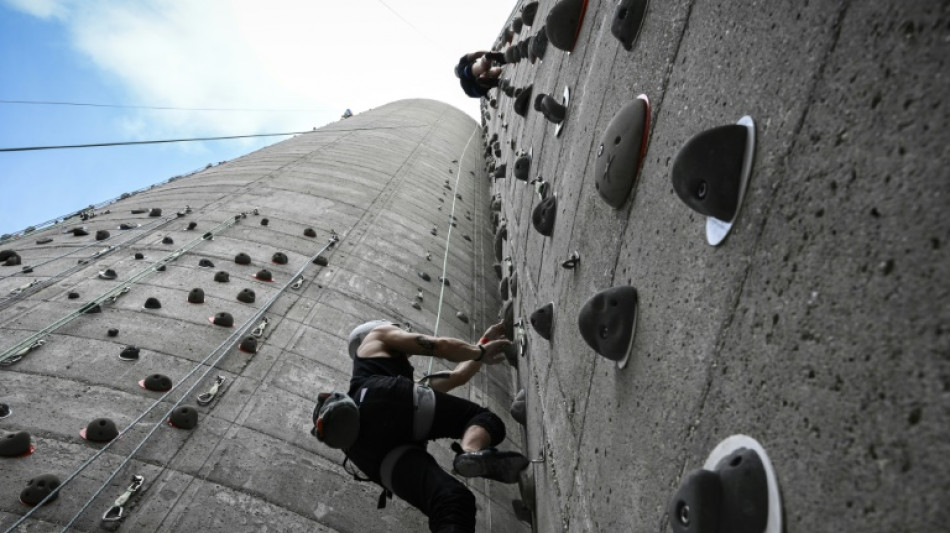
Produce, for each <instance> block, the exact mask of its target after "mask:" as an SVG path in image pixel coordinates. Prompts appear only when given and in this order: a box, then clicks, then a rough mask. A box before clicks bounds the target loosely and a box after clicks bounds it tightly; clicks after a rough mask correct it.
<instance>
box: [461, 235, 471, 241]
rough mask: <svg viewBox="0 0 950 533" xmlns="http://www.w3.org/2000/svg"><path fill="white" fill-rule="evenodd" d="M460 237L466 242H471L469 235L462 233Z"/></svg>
mask: <svg viewBox="0 0 950 533" xmlns="http://www.w3.org/2000/svg"><path fill="white" fill-rule="evenodd" d="M462 238H463V239H465V240H466V241H468V242H472V238H471V237H470V236H469V235H462Z"/></svg>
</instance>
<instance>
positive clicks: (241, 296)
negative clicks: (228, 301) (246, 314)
mask: <svg viewBox="0 0 950 533" xmlns="http://www.w3.org/2000/svg"><path fill="white" fill-rule="evenodd" d="M237 299H238V301H239V302H244V303H246V304H252V303H254V300H255V299H256V296H255V294H254V291H252V290H251V289H244V290H242V291H241V292H239V293H238V295H237Z"/></svg>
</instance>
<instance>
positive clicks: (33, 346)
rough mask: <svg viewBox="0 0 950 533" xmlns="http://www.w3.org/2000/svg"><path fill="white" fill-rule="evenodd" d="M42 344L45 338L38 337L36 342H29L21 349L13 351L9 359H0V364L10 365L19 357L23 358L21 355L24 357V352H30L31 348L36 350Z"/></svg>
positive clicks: (44, 342)
mask: <svg viewBox="0 0 950 533" xmlns="http://www.w3.org/2000/svg"><path fill="white" fill-rule="evenodd" d="M44 344H46V339H39V340H37V341H36V342H34V343H33V344H31V345H29V346H27V347H25V348H23V349H22V350H20V351H18V352H16V353H14V354H13V356H11V357H10V358H9V359H5V360H3V361H0V366H10V365H12V364H14V363H16V362H18V361H19V360H20V359H23V357H25V356H26V354H28V353H30V352H32V351H33V350H36V349H38V348H40V347H42V346H43V345H44Z"/></svg>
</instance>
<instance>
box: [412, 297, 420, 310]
mask: <svg viewBox="0 0 950 533" xmlns="http://www.w3.org/2000/svg"><path fill="white" fill-rule="evenodd" d="M411 305H412V308H413V309H416V310H419V311H421V310H422V304H420V303H419V302H418V301H415V300H414V301H413V302H412V304H411Z"/></svg>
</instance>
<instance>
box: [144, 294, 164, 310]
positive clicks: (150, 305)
mask: <svg viewBox="0 0 950 533" xmlns="http://www.w3.org/2000/svg"><path fill="white" fill-rule="evenodd" d="M145 308H146V309H161V308H162V302H159V301H158V298H156V297H154V296H150V297H149V298H147V299H146V300H145Z"/></svg>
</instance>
